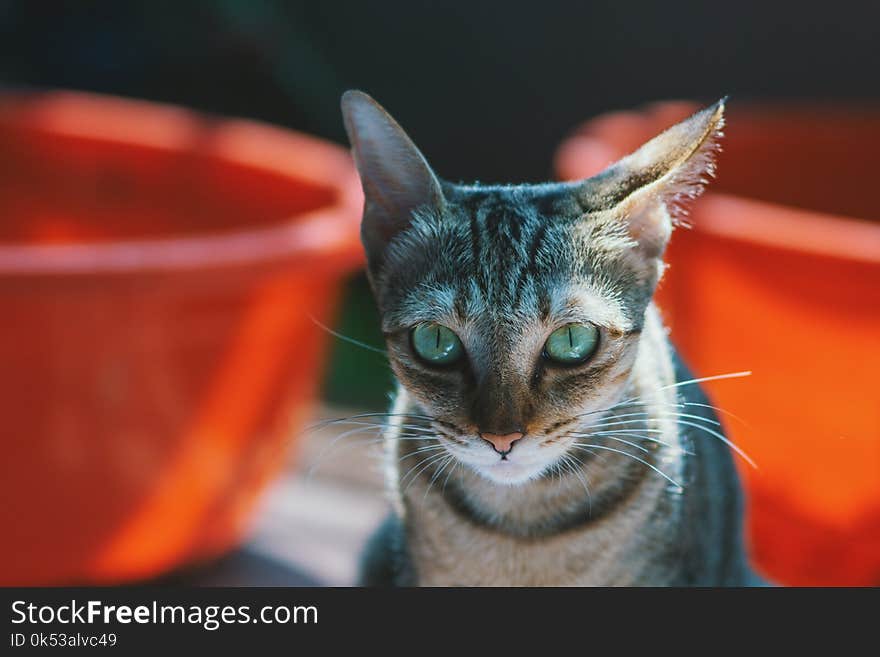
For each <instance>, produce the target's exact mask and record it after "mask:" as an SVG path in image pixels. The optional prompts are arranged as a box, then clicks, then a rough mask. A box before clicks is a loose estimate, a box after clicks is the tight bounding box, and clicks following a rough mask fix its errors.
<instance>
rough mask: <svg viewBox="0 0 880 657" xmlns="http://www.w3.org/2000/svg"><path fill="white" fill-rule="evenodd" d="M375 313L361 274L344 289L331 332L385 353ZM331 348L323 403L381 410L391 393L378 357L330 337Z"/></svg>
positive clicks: (388, 373) (389, 379) (382, 361)
mask: <svg viewBox="0 0 880 657" xmlns="http://www.w3.org/2000/svg"><path fill="white" fill-rule="evenodd" d="M379 326H380V325H379V313H378V312H377V310H376V304H375V303H374V302H373V293H372V292H371V290H370V286H369V283H367V278H366V276H365V275H364V274H359V275H357V276H354V277H353V278H351V279H350V280H349V281H348V282H347V283H346V286H345V292H344V296H343V299H342V310H341V312H340V315H339V317H338V318H337V321H336V324H335V326H334V327H333V330H334V331H336V332H337V333H340V334H341V335H344V336H345V337H347V338H350V339H351V340H356V341H358V342H362V343H364V344H365V345H369V347H371V348H374V349H383V350H384V349H385V342H384V340H383V338H382V332H381V330H380V328H379ZM330 340H331V344H332V348H331V350H330V362H329V366H328V368H327V375H326V377H325V379H324V390H323V397H324V400H325V401H327V402H329V403H331V404H336V405H339V406H350V407H358V408H370V409H373V408H379V409H384V408H385V406H387V405H388V398H389V394H390V393H391V392H392V390H393V389H394V376H393V374H392V373H391V369H390V368H389V367H388V360H387V358H386V357H385V356H383V355H382V354H379V353H376V352H375V351H371V350H370V349H365V348H364V347H360V346H358V345H356V344H352V343H351V342H348V341H346V340H344V339H342V338H339V337H336V336H331V338H330Z"/></svg>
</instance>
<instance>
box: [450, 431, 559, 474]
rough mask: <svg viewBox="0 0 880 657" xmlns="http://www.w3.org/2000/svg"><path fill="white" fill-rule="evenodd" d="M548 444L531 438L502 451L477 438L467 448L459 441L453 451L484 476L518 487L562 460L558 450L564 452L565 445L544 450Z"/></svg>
mask: <svg viewBox="0 0 880 657" xmlns="http://www.w3.org/2000/svg"><path fill="white" fill-rule="evenodd" d="M481 443H482V444H481ZM544 443H545V441H543V440H537V439H536V438H534V437H531V438H527V439H526V440H523V441H518V444H517V445H516V446H515V448H514V449H512V450H509V451H507V452H505V453H498V451H497V450H492V449H491V448H488V446H487V445H485V444H484V443H483V441H480V442H477V441H473V442H470V444H468V446H467V447H463V446H462V445H461V444H460V443H459V444H458V445H456V447H455V448H453V449H451V450H450V451H452V452H453V455H454V456H455V457H456V458H457V459H458V460H459V461H461V462H462V463H463V464H464V465H466V466H468V467H470V468H471V469H472V470H474V471H475V472H477V473H478V474H479V475H481V476H482V477H484V478H486V479H488V480H490V481H492V482H494V483H497V484H503V485H508V486H514V485H519V484H524V483H526V482H528V481H532V480H534V479H538V478H539V477H541V476H543V475H544V474H546V473H547V472H548V471H549V470H551V469H552V467H553V464H554V463H555V462H556V461H557V460H558V459H559V456H560V454H559V453H558V452H559V451H564V446H562V445H554V447H556V449H543V448H542V445H544Z"/></svg>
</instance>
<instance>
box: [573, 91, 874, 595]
mask: <svg viewBox="0 0 880 657" xmlns="http://www.w3.org/2000/svg"><path fill="white" fill-rule="evenodd" d="M697 107H698V106H697V105H693V104H690V103H661V104H657V105H654V106H651V107H648V108H647V109H645V110H644V111H640V112H621V113H616V114H610V115H606V116H604V117H600V118H598V119H595V120H593V121H591V122H589V123H587V124H586V125H585V126H583V127H582V128H581V129H580V130H579V131H578V132H577V133H576V134H575V135H574V136H573V137H571V138H570V139H569V140H568V141H567V142H565V143H564V144H563V145H562V146H561V147H560V149H559V151H558V153H557V160H556V165H557V171H558V173H559V175H560V176H561V177H562V178H566V179H576V178H581V177H586V176H589V175H592V174H594V173H596V172H598V171H600V170H601V169H602V168H604V167H605V166H606V165H607V164H608V163H610V162H611V161H613V160H615V159H617V158H618V157H620V156H622V155H624V154H626V153H627V152H629V151H631V150H633V149H635V148H636V147H637V146H638V145H639V144H641V143H642V142H644V141H647V139H649V138H650V137H651V136H653V135H654V134H657V133H659V132H660V131H662V130H663V129H665V128H666V127H668V126H670V125H671V124H673V123H675V122H677V121H679V120H681V119H682V118H684V117H685V116H687V115H688V114H690V113H691V112H693V111H695V110H696V109H697ZM725 133H726V135H727V136H726V137H725V139H724V140H723V152H722V153H721V155H720V157H719V167H718V178H717V180H715V181H714V182H712V184H711V185H710V187H709V190H708V192H707V194H706V195H705V196H704V197H703V198H701V199H700V200H698V201H697V202H696V203H695V204H694V206H693V208H692V212H691V217H690V221H689V223H691V224H692V225H693V228H692V230H678V231H676V232H675V235H674V236H673V239H672V243H671V245H670V248H669V253H668V260H669V263H670V265H671V266H670V269H669V271H668V272H667V274H666V276H665V277H664V279H663V282H662V284H661V288H660V290H659V292H658V300H659V303H660V306H661V309H662V311H663V314H664V317H665V318H666V320H667V322H668V323H669V325H670V326H671V328H672V337H673V340H674V341H675V343H676V344H677V345H678V347H679V348H680V350H681V351H682V353H683V355H684V356H685V358H686V359H687V360H688V361H689V363H690V364H691V366H692V368H693V369H694V370H695V371H696V372H697V373H698V375H704V376H708V375H713V374H722V373H725V372H734V371H740V370H752V372H753V375H752V376H751V377H750V378H748V379H739V380H728V381H717V382H713V383H709V384H707V387H708V388H709V389H710V391H711V394H712V397H713V399H714V403H716V404H717V405H719V406H721V407H722V408H724V409H727V410H729V411H731V412H733V413H735V414H736V415H738V416H739V417H740V418H742V420H743V422H739V421H737V420H733V419H730V418H729V417H727V418H725V420H726V422H725V424H726V425H727V429H728V431H729V432H730V434H731V435H732V437H733V439H734V440H735V441H736V442H737V443H738V444H739V445H741V446H742V447H743V448H744V449H745V450H746V452H748V453H749V454H750V455H751V456H752V457H753V458H754V460H755V461H756V462H757V463H758V466H759V468H758V470H752V469H751V468H749V467H748V466H747V465H745V464H744V463H743V462H740V463H739V465H740V466H741V468H740V471H741V473H742V475H743V477H744V480H745V484H746V487H747V493H748V499H749V504H748V528H749V533H750V540H751V545H752V550H753V556H754V561H755V563H756V565H757V566H758V567H759V569H760V570H762V571H763V572H764V573H766V575H767V576H769V577H771V578H772V579H774V580H776V581H778V582H780V583H785V584H803V585H858V584H875V585H876V584H880V386H878V385H877V381H876V379H877V372H878V371H880V205H878V204H877V202H876V194H875V188H876V181H875V178H876V177H877V174H878V172H880V169H878V167H877V164H876V153H877V151H878V149H880V109H878V110H874V111H871V110H865V109H861V110H858V109H846V108H839V107H838V108H833V107H824V108H823V107H811V108H804V107H782V106H774V107H760V106H754V107H745V108H742V109H740V108H738V107H736V106H734V107H733V108H731V109H730V111H729V113H728V121H727V127H726V128H725Z"/></svg>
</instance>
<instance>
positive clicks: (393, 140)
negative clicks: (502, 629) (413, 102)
mask: <svg viewBox="0 0 880 657" xmlns="http://www.w3.org/2000/svg"><path fill="white" fill-rule="evenodd" d="M722 112H723V104H721V103H719V104H716V105H715V106H713V107H710V108H708V109H707V110H704V111H703V112H701V113H698V114H696V115H694V116H693V117H691V118H690V119H688V120H687V121H685V122H683V123H681V124H679V125H677V126H674V127H673V128H671V129H670V130H668V131H667V132H665V133H663V134H662V135H660V136H658V137H657V138H655V139H654V140H652V141H651V142H649V143H648V144H646V145H645V146H643V147H642V148H641V149H640V150H639V151H637V152H636V153H634V154H633V155H631V156H629V157H627V158H624V159H623V160H621V161H620V162H618V163H617V164H615V165H613V166H612V167H610V168H609V169H607V170H606V171H605V172H603V173H602V174H600V175H599V176H596V177H595V178H592V179H589V180H586V181H581V182H576V183H558V184H545V185H516V186H481V185H457V184H452V183H448V182H444V181H442V180H440V179H439V178H438V177H437V176H436V175H435V174H434V172H433V171H432V170H431V168H430V166H429V165H428V163H427V160H425V158H424V156H423V155H422V154H421V153H420V152H419V151H418V149H417V148H416V147H415V145H414V144H413V143H412V141H411V140H410V139H409V137H408V136H407V135H406V134H405V133H404V132H403V130H402V129H401V128H400V126H398V125H397V123H396V122H394V120H393V119H392V118H391V117H390V116H388V114H387V113H386V112H385V111H384V110H383V109H382V108H381V107H379V106H378V105H377V104H376V103H375V101H373V100H372V99H370V98H369V97H368V96H366V95H365V94H362V93H360V92H348V93H347V94H346V95H345V96H344V98H343V113H344V116H345V121H346V128H347V129H348V132H349V136H350V138H351V141H352V147H353V153H354V156H355V160H356V162H357V164H358V168H359V171H360V173H361V179H362V181H363V183H364V191H365V197H366V202H365V209H364V221H363V228H362V232H363V237H364V245H365V248H366V250H367V258H368V264H369V276H370V281H371V284H372V287H373V291H374V293H375V295H376V300H377V303H378V306H379V309H380V313H381V317H382V330H383V333H384V335H385V337H386V341H387V345H388V352H389V358H390V362H391V366H392V368H393V370H394V372H395V374H396V375H397V378H398V380H399V382H400V388H399V391H398V394H397V399H396V403H395V406H394V409H393V411H394V413H395V416H394V417H395V418H396V419H395V421H393V422H392V424H391V428H390V430H389V431H388V435H387V440H386V448H387V475H388V476H387V480H388V483H389V492H390V495H391V498H392V501H393V504H394V515H393V516H392V518H391V519H390V520H389V522H388V523H387V524H386V527H385V528H384V529H383V531H382V532H380V533H379V534H378V535H377V538H376V540H375V542H374V546H373V549H372V550H371V551H370V552H369V553H368V557H367V561H366V565H365V569H364V573H365V575H364V581H365V583H374V584H378V583H397V584H421V585H566V584H567V585H583V584H681V583H703V584H722V583H724V584H735V583H745V582H746V581H747V579H748V577H749V576H750V574H749V573H748V570H747V568H746V567H745V565H744V560H743V557H742V547H741V544H740V536H739V497H738V492H737V487H736V478H735V477H736V476H735V473H734V471H733V469H732V467H731V464H730V458H729V455H728V454H727V452H726V450H725V449H723V445H722V446H721V447H722V449H719V447H718V445H714V444H713V445H709V446H707V441H706V439H705V436H703V435H699V436H698V435H697V434H698V433H700V432H699V431H698V430H696V429H689V430H688V431H690V432H691V433H688V431H685V430H684V429H686V428H687V427H682V426H679V425H678V424H677V422H676V421H675V420H674V419H673V418H672V416H671V415H670V414H669V413H668V412H667V411H668V410H669V409H671V408H675V407H674V406H673V405H674V404H675V403H676V401H677V399H678V398H677V395H676V391H675V389H673V388H671V387H670V386H671V384H672V383H673V382H674V381H675V380H676V364H675V359H674V352H673V350H672V348H671V347H670V345H669V344H668V342H667V339H666V332H665V330H664V328H663V326H662V323H661V321H660V318H659V314H658V313H657V311H656V309H655V308H654V305H653V303H652V300H651V299H652V296H653V294H654V290H655V288H656V286H657V283H658V281H659V279H660V277H661V275H662V272H663V268H664V265H663V262H662V254H663V251H664V248H665V245H666V243H667V241H668V239H669V236H670V234H671V232H672V229H673V225H674V223H675V219H676V217H677V215H678V214H679V213H680V212H681V206H682V204H683V203H684V202H685V201H686V200H688V199H690V198H693V197H694V196H696V195H697V194H698V193H699V192H700V190H701V189H702V187H703V185H704V184H705V176H706V175H709V174H711V172H712V168H713V155H714V153H715V150H716V139H717V137H718V135H719V134H720V128H721V126H722ZM421 322H438V323H440V324H442V325H444V326H446V327H448V328H450V329H451V330H452V331H454V332H455V333H456V334H457V335H458V337H459V338H460V339H461V341H462V343H463V345H464V348H465V351H466V353H467V357H466V358H464V359H463V360H462V361H461V362H459V363H457V364H455V365H453V366H449V367H431V366H428V365H426V364H425V363H424V362H423V361H421V360H420V359H419V358H418V357H417V356H416V354H415V353H414V351H413V347H412V344H411V342H410V337H409V336H410V331H411V329H412V327H413V326H415V325H417V324H419V323H421ZM568 323H590V324H593V325H594V326H596V327H597V328H598V329H599V333H600V338H599V346H598V348H597V350H596V352H595V354H594V355H593V356H592V357H591V358H590V359H589V360H587V361H586V362H585V363H583V364H581V365H576V366H559V365H554V364H552V363H551V362H549V361H548V360H547V359H546V358H545V357H544V356H543V345H544V343H545V342H546V340H547V338H548V336H549V334H550V333H552V332H553V331H554V330H555V329H557V328H559V327H561V326H564V325H566V324H568ZM678 370H679V371H681V368H680V367H679V368H678ZM691 394H699V391H698V390H695V391H693V392H692V393H691ZM630 398H637V399H638V401H637V402H636V403H631V404H627V405H624V406H617V407H615V404H619V403H620V402H621V400H625V399H630ZM705 410H707V409H705ZM645 411H646V412H645ZM640 412H644V414H643V415H639V416H632V415H631V414H632V413H640ZM627 413H629V414H630V415H627ZM710 415H711V414H710ZM627 417H632V418H633V419H632V420H626V422H627V424H625V425H619V426H625V427H626V430H627V434H626V435H627V437H626V438H625V437H624V436H622V435H603V436H591V437H590V438H588V439H585V438H584V436H583V434H584V433H586V432H595V431H599V430H600V429H601V426H600V425H607V424H608V423H609V422H615V421H617V422H618V423H619V422H621V421H622V420H623V418H627ZM612 426H613V425H612ZM414 427H415V429H414ZM481 432H483V433H485V432H489V433H493V434H505V433H511V432H520V433H523V434H525V436H524V438H522V440H520V441H518V442H517V443H516V446H515V448H514V449H513V451H512V452H511V453H510V455H509V456H507V457H505V458H503V459H502V458H500V457H499V454H498V453H497V452H495V451H494V450H493V449H492V448H491V447H490V446H489V444H488V443H487V442H486V441H484V440H482V439H481V438H480V436H479V434H480V433H481ZM573 434H579V435H573ZM692 434H693V435H692ZM419 436H423V438H421V439H417V438H418V437H419ZM587 441H588V442H589V445H591V446H592V447H584V446H582V445H579V444H578V443H582V442H587ZM695 445H699V449H695ZM691 451H694V452H695V454H696V455H695V456H688V455H687V452H691ZM634 457H637V458H634ZM707 468H708V469H709V470H710V471H711V472H710V474H711V475H712V476H708V477H706V476H703V471H704V470H706V469H707ZM694 482H697V483H698V484H699V485H700V486H702V487H703V489H695V488H694V486H695V483H694ZM679 484H681V488H679ZM721 489H723V490H724V491H725V495H722V496H717V495H716V493H717V491H718V490H721ZM716 497H717V500H716ZM707 500H710V501H711V500H716V501H715V502H713V503H712V504H707ZM705 513H711V514H715V515H716V516H718V518H722V519H723V520H724V523H722V524H723V527H722V528H721V529H719V530H718V535H717V536H715V537H713V538H712V540H710V541H708V542H706V541H705V540H704V537H701V535H700V534H699V532H694V527H695V524H698V523H703V524H705V523H707V522H708V523H709V524H710V525H711V524H713V523H714V524H715V525H717V524H718V522H719V520H718V518H715V519H714V520H712V521H711V522H710V521H708V520H707V519H706V518H703V517H702V516H701V515H700V514H705ZM719 514H720V515H719ZM706 526H708V525H706ZM692 534H693V535H694V536H696V538H692V539H687V540H684V539H683V537H688V536H691V535H692ZM719 555H721V557H719ZM722 557H723V558H722ZM716 562H717V564H716V566H714V567H710V566H709V565H708V564H712V563H716Z"/></svg>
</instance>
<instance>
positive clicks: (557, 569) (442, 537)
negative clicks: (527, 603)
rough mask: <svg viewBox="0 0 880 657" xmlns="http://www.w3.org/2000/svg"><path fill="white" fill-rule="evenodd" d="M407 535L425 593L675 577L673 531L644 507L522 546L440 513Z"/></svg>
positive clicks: (415, 523) (417, 522)
mask: <svg viewBox="0 0 880 657" xmlns="http://www.w3.org/2000/svg"><path fill="white" fill-rule="evenodd" d="M661 522H668V520H664V521H661ZM407 534H408V544H409V551H410V556H411V558H412V559H413V562H414V563H413V565H414V566H415V570H416V572H417V576H418V583H419V584H420V585H423V586H627V585H638V584H651V585H663V584H667V583H669V582H671V581H673V580H674V579H675V577H676V575H677V572H676V571H675V569H674V567H670V565H669V564H670V563H671V562H670V560H669V559H667V558H666V555H667V553H668V552H669V549H670V547H671V546H670V545H668V543H667V541H666V540H665V538H663V537H665V536H668V535H669V531H668V528H662V527H660V526H658V523H657V522H655V521H653V520H652V519H651V517H650V509H648V508H645V507H641V508H639V507H633V508H631V509H626V510H621V511H620V515H618V517H616V518H614V520H613V522H607V523H602V524H601V525H599V526H595V527H591V528H589V529H582V530H572V531H568V532H565V533H562V534H559V535H555V536H551V537H544V538H539V539H522V538H518V537H512V536H509V535H506V534H503V533H500V532H497V531H495V530H493V529H490V528H486V527H481V526H477V525H472V524H463V523H462V522H461V519H460V518H456V517H454V516H453V515H452V512H451V510H448V509H443V508H442V507H441V506H440V505H438V506H437V507H435V508H433V509H431V511H430V512H429V513H421V514H415V515H414V516H413V517H411V518H410V522H409V527H408V532H407ZM652 555H653V558H652Z"/></svg>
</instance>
